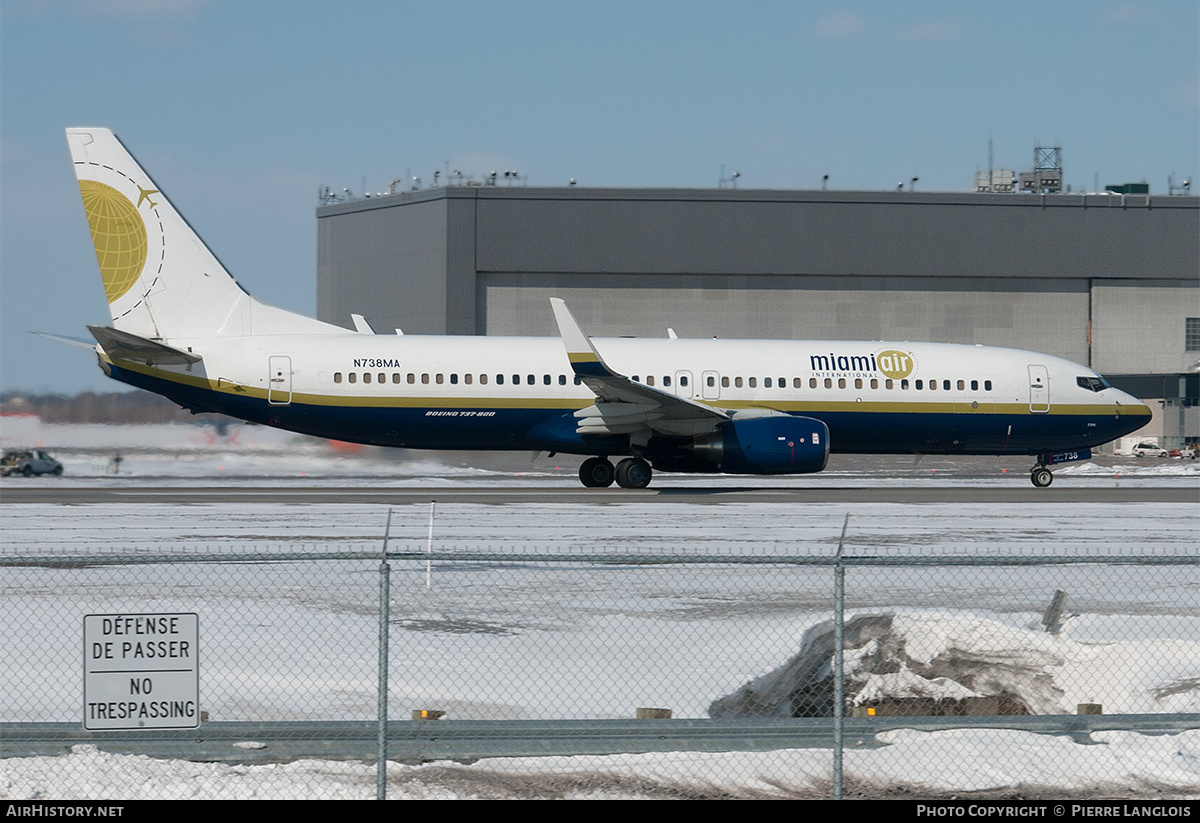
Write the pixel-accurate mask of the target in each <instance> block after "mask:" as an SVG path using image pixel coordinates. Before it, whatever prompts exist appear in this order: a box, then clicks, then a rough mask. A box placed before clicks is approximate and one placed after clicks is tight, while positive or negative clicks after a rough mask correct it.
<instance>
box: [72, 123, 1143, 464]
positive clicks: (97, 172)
mask: <svg viewBox="0 0 1200 823" xmlns="http://www.w3.org/2000/svg"><path fill="white" fill-rule="evenodd" d="M67 140H68V143H69V144H70V148H71V155H72V158H73V159H74V162H75V172H76V175H77V176H78V178H79V188H80V191H81V193H82V195H83V204H84V210H85V211H86V213H87V219H88V225H89V227H90V228H91V232H92V239H93V240H94V242H95V247H96V257H97V259H98V261H99V263H100V273H101V275H102V278H103V282H104V290H105V293H106V294H107V296H108V302H109V308H110V310H111V314H112V325H111V326H103V327H95V326H93V327H89V328H90V330H91V332H92V335H93V336H94V337H95V339H96V342H97V344H98V345H97V347H96V352H97V354H98V356H99V358H100V365H101V368H103V369H104V371H105V372H106V373H107V374H108V375H109V376H110V377H112V378H114V379H116V380H120V381H122V382H124V383H129V384H130V385H133V386H137V387H139V388H143V389H147V390H149V391H152V392H156V393H158V394H161V395H163V396H165V397H168V398H170V399H171V400H173V401H175V402H176V403H178V404H179V405H181V406H183V407H185V408H188V409H191V410H192V411H194V412H220V413H222V414H227V415H231V416H233V417H238V418H241V419H244V420H249V421H252V422H255V423H262V424H266V425H270V426H277V427H280V428H283V429H289V430H291V431H296V432H303V433H305V434H311V435H316V436H319V437H329V438H336V439H338V440H347V441H352V442H357V443H368V444H373V445H379V446H397V447H404V448H421V449H466V450H479V451H484V450H541V451H549V452H551V453H554V452H565V453H570V454H579V455H588V456H589V458H588V459H587V460H585V461H584V462H583V465H582V466H581V468H580V472H579V476H580V479H581V480H582V481H583V484H584V485H585V486H591V487H604V486H608V485H610V484H611V483H612V482H613V481H614V479H615V480H616V482H617V483H619V484H620V485H621V486H624V487H626V488H641V487H644V486H646V485H647V484H648V483H649V482H650V476H651V471H652V468H651V467H653V469H657V470H659V471H668V472H670V471H682V472H727V473H737V474H793V473H805V472H818V471H821V470H822V469H823V468H824V467H825V463H826V460H827V458H828V456H829V453H830V451H834V452H854V453H902V452H912V453H915V454H993V455H996V454H1025V455H1031V456H1034V458H1035V460H1036V465H1035V466H1034V467H1033V469H1032V470H1031V479H1032V481H1033V483H1034V485H1036V486H1048V485H1049V484H1050V482H1051V480H1052V479H1053V476H1052V474H1051V470H1050V466H1052V465H1054V464H1056V463H1060V462H1063V461H1065V460H1074V459H1081V458H1085V457H1088V456H1090V449H1091V448H1092V447H1094V446H1098V445H1100V444H1102V443H1105V442H1108V441H1110V440H1112V439H1114V438H1117V437H1120V436H1121V435H1124V434H1128V433H1129V432H1132V431H1135V430H1136V429H1138V428H1140V427H1141V426H1143V425H1144V424H1145V423H1146V422H1148V421H1149V419H1150V410H1149V409H1148V408H1147V407H1146V406H1145V405H1143V404H1142V403H1141V402H1139V401H1138V400H1137V399H1136V398H1134V397H1132V396H1130V395H1128V394H1126V393H1125V392H1122V391H1119V390H1118V389H1115V388H1113V387H1112V386H1110V385H1109V384H1108V382H1107V381H1105V379H1104V378H1103V377H1101V376H1100V375H1099V374H1097V373H1096V372H1094V371H1092V370H1091V369H1089V368H1086V367H1084V366H1081V365H1078V364H1076V363H1072V362H1070V361H1068V360H1064V359H1062V358H1059V357H1053V356H1051V355H1046V354H1037V353H1035V352H1029V351H1020V350H1016V349H1000V348H990V347H983V346H971V345H950V344H932V343H885V342H874V343H870V342H842V341H836V342H835V341H801V340H709V339H702V340H683V339H677V338H676V337H675V336H674V335H671V337H670V339H661V340H639V339H628V338H621V339H599V340H592V339H591V338H589V337H588V336H587V335H586V334H585V333H584V331H583V330H582V328H581V327H580V325H579V323H577V322H576V320H575V318H574V317H573V316H572V315H571V312H570V311H569V310H568V308H567V306H566V304H564V303H563V301H561V300H557V299H552V300H551V301H550V302H551V308H552V310H553V312H554V319H555V321H556V322H557V324H558V329H559V333H560V337H558V338H534V337H470V336H463V337H456V336H438V337H433V336H417V335H400V334H397V335H377V334H375V333H374V332H373V331H372V330H371V328H370V326H369V325H368V324H367V323H366V321H365V320H363V319H362V318H361V317H357V316H356V317H355V318H354V322H355V327H356V328H357V329H358V331H357V333H355V332H350V331H347V330H346V329H343V328H341V327H340V326H334V325H331V324H328V323H323V322H319V321H317V320H313V319H310V318H307V317H303V316H300V315H296V314H292V313H291V312H287V311H283V310H281V309H276V308H272V307H270V306H266V305H263V304H262V303H259V302H258V301H256V300H254V299H253V298H251V297H250V295H249V294H247V293H246V292H245V291H244V290H242V288H241V287H240V286H239V285H238V284H237V283H236V282H235V281H234V280H233V278H232V277H230V275H229V274H228V272H226V270H225V268H224V267H223V266H222V265H221V263H220V261H218V260H217V258H216V257H215V256H214V255H213V254H212V252H210V251H209V249H208V248H207V247H206V246H205V245H204V243H203V241H202V240H201V239H200V238H199V236H197V235H196V233H195V232H194V231H193V230H192V228H191V226H189V225H188V223H187V222H186V221H185V220H184V219H183V217H182V216H181V215H180V214H179V212H177V211H176V210H175V208H174V206H173V205H172V203H171V201H170V199H169V198H168V197H167V196H166V195H164V194H163V193H162V191H161V190H160V189H159V187H158V185H157V184H156V183H154V181H153V180H152V179H151V178H150V177H149V175H147V174H146V172H145V171H143V170H142V169H141V168H140V167H139V166H138V164H137V162H136V161H135V160H134V159H133V157H132V156H130V154H129V153H128V151H126V149H125V148H124V146H123V145H122V144H121V143H120V141H118V140H117V138H116V137H115V136H114V135H113V134H112V132H110V131H108V130H106V129H69V130H68V131H67ZM151 194H153V195H154V197H153V198H152V197H150V196H149V195H151ZM612 457H622V458H623V459H622V460H620V462H619V463H618V464H617V465H616V466H615V467H614V466H613V464H612V462H611V461H610V458H612Z"/></svg>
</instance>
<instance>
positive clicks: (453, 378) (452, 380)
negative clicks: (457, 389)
mask: <svg viewBox="0 0 1200 823" xmlns="http://www.w3.org/2000/svg"><path fill="white" fill-rule="evenodd" d="M450 385H451V386H457V385H458V375H457V374H452V375H450Z"/></svg>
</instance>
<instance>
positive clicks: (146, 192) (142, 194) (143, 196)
mask: <svg viewBox="0 0 1200 823" xmlns="http://www.w3.org/2000/svg"><path fill="white" fill-rule="evenodd" d="M137 190H138V192H139V194H138V201H137V206H135V208H139V209H140V208H141V207H142V201H143V200H150V195H152V194H158V189H143V188H142V187H141V186H138V187H137ZM157 205H158V204H157V203H155V202H154V201H153V200H150V208H154V207H155V206H157Z"/></svg>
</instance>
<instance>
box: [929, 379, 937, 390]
mask: <svg viewBox="0 0 1200 823" xmlns="http://www.w3.org/2000/svg"><path fill="white" fill-rule="evenodd" d="M929 390H930V391H937V381H936V380H930V381H929Z"/></svg>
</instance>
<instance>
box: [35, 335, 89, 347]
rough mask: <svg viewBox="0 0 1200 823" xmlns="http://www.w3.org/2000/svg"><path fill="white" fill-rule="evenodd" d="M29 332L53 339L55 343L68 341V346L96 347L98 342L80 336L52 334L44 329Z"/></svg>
mask: <svg viewBox="0 0 1200 823" xmlns="http://www.w3.org/2000/svg"><path fill="white" fill-rule="evenodd" d="M29 334H36V335H37V336H38V337H44V338H46V339H47V340H53V341H54V342H55V343H66V344H67V345H68V346H74V347H75V348H77V349H89V350H90V349H94V348H96V344H95V343H93V342H92V341H91V340H81V339H79V338H78V337H65V336H63V335H61V334H50V333H49V332H44V331H31V332H29Z"/></svg>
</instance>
